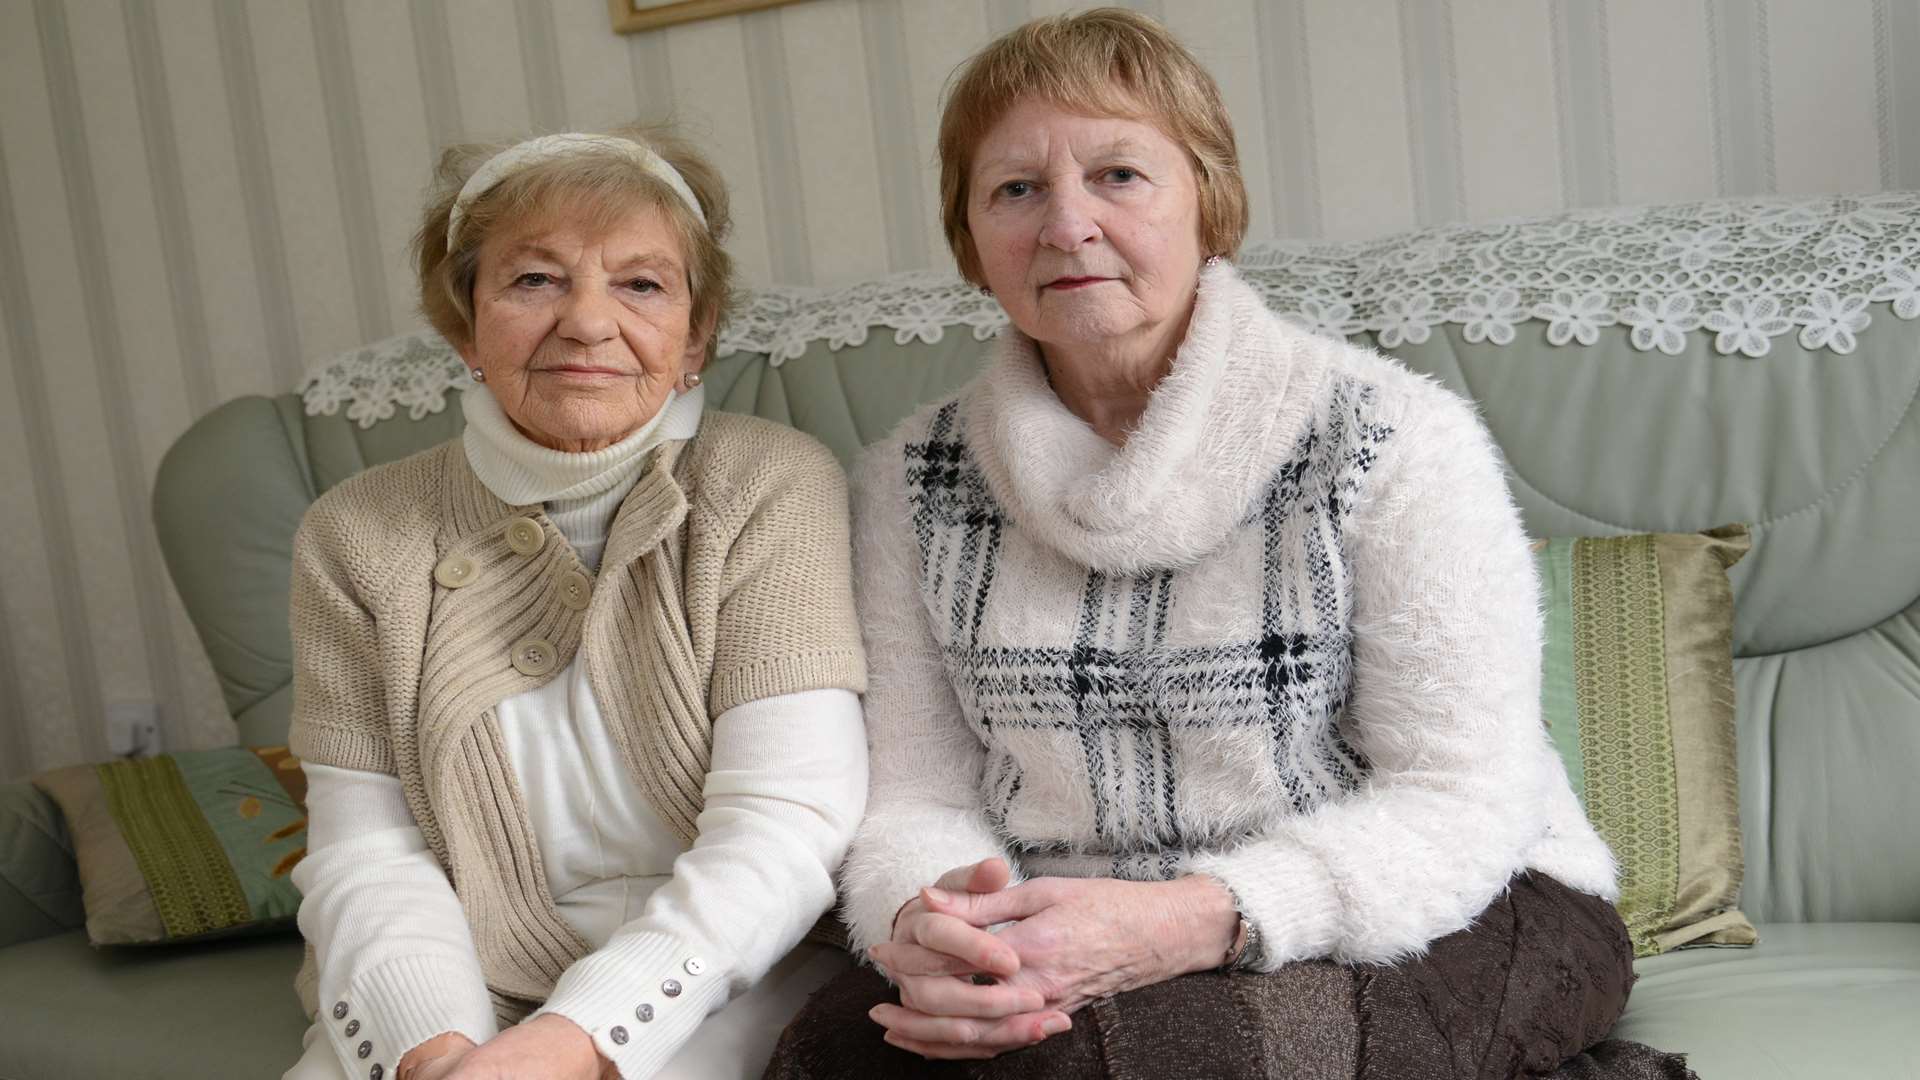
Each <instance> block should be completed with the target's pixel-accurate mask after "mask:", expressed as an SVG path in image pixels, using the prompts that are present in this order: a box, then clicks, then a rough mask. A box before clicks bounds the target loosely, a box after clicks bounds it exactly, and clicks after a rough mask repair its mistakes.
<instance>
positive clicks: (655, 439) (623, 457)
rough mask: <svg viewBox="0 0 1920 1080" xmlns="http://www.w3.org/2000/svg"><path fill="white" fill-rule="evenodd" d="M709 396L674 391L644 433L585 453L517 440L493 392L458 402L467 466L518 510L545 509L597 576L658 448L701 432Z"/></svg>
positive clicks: (463, 397) (699, 391)
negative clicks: (616, 525) (618, 521)
mask: <svg viewBox="0 0 1920 1080" xmlns="http://www.w3.org/2000/svg"><path fill="white" fill-rule="evenodd" d="M706 395H707V392H706V390H705V389H703V388H698V387H696V388H695V389H694V390H693V391H692V392H690V393H686V394H681V393H678V392H672V391H670V392H669V393H668V395H667V402H666V404H665V405H663V406H661V407H660V409H659V410H658V411H657V412H655V413H654V414H653V416H652V417H651V418H650V419H649V420H648V421H647V422H646V423H645V424H642V425H641V426H640V428H639V430H637V431H635V432H633V433H632V434H630V435H628V436H627V437H626V438H624V439H621V440H620V441H619V442H617V443H614V444H613V445H612V446H608V447H605V448H603V449H600V450H593V451H588V452H586V453H568V452H564V451H560V450H553V449H550V448H548V447H545V446H541V445H540V444H539V443H536V442H534V441H533V440H532V439H529V438H527V437H526V436H525V435H523V434H521V433H520V430H519V429H518V428H516V427H515V426H514V424H513V421H512V420H510V419H508V417H507V414H506V411H505V410H503V409H502V408H501V407H500V403H499V402H498V401H496V400H495V399H494V396H493V394H492V393H491V392H489V391H487V390H484V389H482V390H477V391H472V392H469V393H465V394H462V395H460V408H461V411H462V412H463V413H464V414H465V415H466V420H467V427H466V430H465V431H464V432H462V433H461V437H460V441H461V445H462V446H463V447H464V448H465V450H466V454H467V464H469V465H471V466H473V472H474V475H475V476H478V477H479V478H480V482H481V483H483V484H485V485H487V490H488V491H491V492H493V493H494V494H495V495H498V496H499V497H500V498H501V500H502V501H505V502H508V503H512V504H514V505H532V504H533V503H540V504H541V505H542V506H544V507H545V508H546V511H547V516H548V517H549V518H551V519H553V523H554V525H555V526H557V527H558V528H559V529H560V531H561V533H562V534H564V535H565V536H566V538H567V542H568V543H569V544H572V545H573V551H574V554H575V555H577V556H579V558H580V561H581V562H582V563H584V564H586V566H587V569H589V570H599V569H600V556H601V555H602V554H603V553H604V552H605V550H606V546H607V530H608V529H609V528H611V527H612V525H613V517H614V515H615V514H616V513H618V512H619V510H620V504H621V503H622V502H624V501H625V500H626V497H627V492H628V491H630V490H632V488H633V484H634V481H636V480H638V479H639V478H640V474H641V472H642V471H643V470H644V469H645V468H646V464H647V455H648V454H649V453H651V452H652V451H653V448H654V447H656V446H659V445H660V444H661V443H663V442H666V441H668V440H674V439H681V440H684V439H691V438H693V437H694V435H696V434H698V433H699V430H700V415H701V410H702V409H703V408H704V406H705V402H706Z"/></svg>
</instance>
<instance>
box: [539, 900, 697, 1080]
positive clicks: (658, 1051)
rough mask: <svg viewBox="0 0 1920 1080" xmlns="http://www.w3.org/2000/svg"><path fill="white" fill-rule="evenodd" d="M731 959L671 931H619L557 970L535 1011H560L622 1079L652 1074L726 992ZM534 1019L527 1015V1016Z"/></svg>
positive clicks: (633, 1078) (636, 1079) (632, 1078)
mask: <svg viewBox="0 0 1920 1080" xmlns="http://www.w3.org/2000/svg"><path fill="white" fill-rule="evenodd" d="M731 967H732V965H731V964H728V963H723V962H722V961H721V959H720V958H719V957H718V956H716V954H715V953H714V952H712V951H710V950H706V949H703V948H700V947H698V946H695V945H693V944H691V943H689V942H687V941H685V940H683V939H680V938H677V937H674V936H673V935H670V934H662V933H658V932H655V931H640V932H636V933H633V934H622V935H618V936H616V937H614V938H613V940H611V941H609V942H607V943H606V945H604V946H602V947H601V948H599V949H597V950H595V951H594V952H592V953H589V954H588V955H586V956H584V957H581V958H580V959H579V960H578V961H576V962H575V963H574V965H573V966H572V967H570V968H568V969H567V970H566V973H565V974H563V975H561V976H560V981H559V983H558V984H556V985H555V986H554V988H553V993H552V994H551V995H549V996H548V998H547V1003H546V1004H545V1005H543V1006H541V1007H540V1009H539V1010H537V1011H536V1012H535V1013H534V1014H533V1015H534V1016H540V1015H543V1014H546V1013H554V1014H556V1015H559V1016H564V1017H566V1018H567V1019H569V1020H571V1021H573V1022H574V1023H576V1024H578V1025H580V1027H581V1028H582V1029H583V1030H585V1031H586V1033H587V1034H588V1035H591V1036H592V1037H593V1045H594V1048H595V1049H596V1050H598V1051H599V1052H600V1056H601V1057H603V1058H606V1059H607V1060H608V1061H611V1062H613V1064H614V1066H615V1067H616V1068H618V1069H619V1070H620V1075H621V1076H622V1077H623V1078H626V1080H639V1078H641V1077H648V1076H652V1075H653V1074H654V1073H655V1072H657V1071H659V1069H660V1067H661V1066H662V1065H664V1064H666V1062H667V1059H668V1058H670V1057H672V1056H673V1055H674V1053H675V1052H676V1051H678V1050H679V1049H680V1047H681V1046H682V1045H683V1044H684V1043H685V1042H686V1041H687V1039H688V1038H689V1037H691V1036H692V1035H693V1032H694V1030H695V1029H696V1028H698V1027H699V1026H700V1023H701V1021H703V1020H705V1019H706V1018H707V1016H708V1015H709V1014H711V1013H713V1012H715V1011H717V1010H719V1009H720V1008H721V1007H722V1006H724V1005H726V1003H727V998H728V991H727V982H728V979H727V972H728V971H729V970H731ZM529 1019H531V1017H529Z"/></svg>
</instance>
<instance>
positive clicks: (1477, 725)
mask: <svg viewBox="0 0 1920 1080" xmlns="http://www.w3.org/2000/svg"><path fill="white" fill-rule="evenodd" d="M1409 389H1410V390H1411V394H1410V398H1411V400H1410V401H1409V403H1408V407H1407V408H1406V410H1405V411H1404V412H1403V413H1402V415H1401V417H1400V420H1399V421H1398V422H1397V424H1396V428H1397V431H1396V433H1395V435H1394V436H1393V439H1392V442H1391V443H1390V444H1389V446H1388V447H1387V448H1386V449H1385V450H1384V451H1383V452H1382V454H1381V457H1380V460H1379V462H1378V464H1377V465H1376V466H1375V468H1374V471H1373V473H1372V474H1371V475H1370V476H1369V478H1368V486H1367V488H1366V490H1365V492H1364V493H1363V495H1362V497H1361V499H1360V501H1359V502H1358V503H1357V504H1356V506H1355V508H1354V511H1353V515H1352V517H1351V518H1349V520H1348V523H1347V527H1346V532H1345V545H1346V549H1347V553H1348V558H1349V566H1350V573H1351V588H1352V597H1353V633H1354V642H1353V665H1354V666H1353V687H1352V699H1351V702H1350V705H1349V708H1348V713H1347V717H1346V721H1345V730H1346V734H1347V738H1348V740H1349V741H1350V742H1351V743H1353V745H1354V746H1355V748H1356V749H1358V750H1359V751H1360V752H1361V753H1362V754H1364V755H1365V757H1366V759H1367V761H1368V763H1369V765H1370V772H1369V773H1368V775H1367V777H1366V778H1365V779H1364V780H1363V782H1362V784H1361V786H1360V788H1359V789H1358V790H1357V791H1356V792H1354V793H1353V795H1351V796H1350V797H1348V798H1347V799H1344V800H1342V801H1339V802H1336V803H1332V804H1329V805H1327V806H1325V807H1323V808H1321V809H1319V810H1317V811H1315V812H1314V813H1312V814H1309V815H1306V816H1304V817H1300V818H1296V819H1290V820H1288V821H1286V822H1285V823H1283V824H1281V825H1279V826H1276V827H1275V828H1273V829H1272V830H1270V831H1269V832H1268V833H1267V834H1265V835H1263V836H1261V837H1258V838H1256V839H1254V840H1252V841H1249V842H1247V843H1245V844H1243V845H1242V846H1240V847H1238V848H1235V849H1230V850H1226V851H1221V852H1216V853H1212V854H1209V855H1207V856H1203V857H1201V858H1200V859H1198V860H1196V863H1195V867H1194V868H1195V869H1196V870H1200V871H1202V872H1206V873H1210V874H1212V875H1214V876H1215V877H1217V878H1219V879H1220V880H1221V881H1223V882H1225V883H1226V884H1227V886H1228V887H1229V888H1231V889H1232V891H1233V893H1234V895H1235V898H1236V900H1237V901H1238V903H1239V904H1240V906H1241V910H1242V913H1243V914H1244V915H1246V916H1247V918H1248V919H1249V920H1250V921H1251V922H1253V924H1254V925H1255V927H1256V928H1257V929H1258V930H1259V932H1260V935H1261V955H1258V956H1255V957H1253V958H1252V959H1253V962H1254V963H1255V965H1256V966H1258V967H1260V968H1262V969H1266V970H1271V969H1273V968H1277V967H1279V966H1280V965H1282V964H1285V963H1288V962H1290V961H1294V960H1302V959H1307V958H1313V957H1322V956H1332V957H1334V958H1336V959H1340V960H1344V961H1390V960H1393V959H1395V958H1398V957H1404V956H1408V955H1411V954H1416V953H1418V952H1420V951H1421V950H1422V949H1424V948H1425V947H1426V945H1427V943H1428V942H1430V941H1432V940H1434V939H1435V938H1438V937H1441V936H1443V935H1445V934H1448V933H1452V932H1454V931H1456V930H1460V929H1463V928H1465V927H1466V926H1467V925H1468V924H1470V923H1471V922H1472V920H1473V918H1474V917H1475V916H1476V915H1478V914H1479V913H1480V912H1481V911H1482V910H1483V909H1484V908H1485V907H1486V906H1487V904H1489V903H1490V902H1492V900H1493V899H1494V898H1495V897H1496V896H1498V895H1499V893H1500V892H1501V890H1502V889H1504V888H1505V887H1506V883H1507V881H1508V879H1509V878H1510V877H1511V876H1512V875H1513V874H1514V873H1515V872H1516V871H1518V870H1519V869H1521V868H1522V867H1523V866H1524V861H1523V856H1522V853H1523V850H1524V849H1525V848H1526V846H1527V845H1528V844H1530V843H1532V842H1534V841H1535V840H1537V839H1539V838H1540V837H1541V835H1542V834H1543V831H1544V829H1545V827H1546V815H1547V808H1548V806H1549V805H1550V796H1551V794H1552V791H1551V787H1552V781H1553V780H1554V779H1555V774H1554V772H1553V771H1552V770H1551V769H1550V768H1549V767H1548V762H1549V760H1550V759H1551V752H1550V750H1548V748H1547V746H1546V740H1547V734H1546V731H1545V729H1544V728H1543V726H1542V725H1541V722H1540V709H1539V700H1540V642H1541V626H1540V615H1539V606H1538V604H1539V601H1538V591H1537V584H1536V580H1535V571H1534V568H1533V561H1532V557H1531V555H1530V553H1529V551H1528V549H1527V540H1526V536H1525V534H1524V532H1523V530H1522V528H1521V523H1520V517H1519V513H1518V511H1517V510H1516V509H1515V507H1514V505H1513V502H1512V498H1511V496H1510V494H1509V492H1508V490H1507V486H1506V481H1505V477H1504V475H1503V474H1502V471H1501V467H1500V463H1499V458H1498V452H1497V450H1496V448H1495V446H1494V444H1493V441H1492V438H1491V437H1490V436H1489V435H1488V434H1487V432H1486V429H1485V428H1484V427H1482V426H1481V424H1480V423H1479V421H1478V419H1477V418H1476V417H1475V416H1474V415H1473V413H1472V411H1471V410H1470V408H1469V406H1468V405H1467V404H1466V403H1465V402H1464V401H1462V400H1461V399H1459V398H1457V397H1455V396H1454V395H1452V394H1451V393H1448V392H1446V391H1445V390H1442V389H1441V388H1440V387H1438V386H1436V385H1433V384H1428V383H1425V382H1420V383H1418V384H1417V385H1414V386H1412V387H1410V388H1409ZM1561 783H1562V784H1564V783H1565V781H1564V779H1562V780H1561Z"/></svg>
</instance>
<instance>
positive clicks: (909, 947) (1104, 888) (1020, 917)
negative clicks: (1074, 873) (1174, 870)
mask: <svg viewBox="0 0 1920 1080" xmlns="http://www.w3.org/2000/svg"><path fill="white" fill-rule="evenodd" d="M1009 879H1010V874H1009V871H1008V868H1007V864H1006V862H1005V861H1004V860H1001V859H987V860H984V861H982V862H979V863H976V864H974V865H972V866H962V867H956V868H955V869H953V870H950V871H948V872H947V873H946V874H943V875H942V876H941V878H940V880H939V882H938V883H937V884H936V885H935V886H934V887H933V888H930V889H922V890H921V892H920V895H919V896H917V897H915V898H914V899H912V900H910V901H908V902H907V904H906V905H905V906H904V907H903V908H901V911H900V915H899V918H898V919H897V921H896V922H895V924H894V932H893V939H892V941H890V942H888V943H887V944H884V945H876V946H874V947H873V948H872V950H870V954H871V955H872V957H873V959H874V961H875V962H876V963H878V964H879V965H880V967H881V968H882V969H883V970H884V971H885V972H886V973H887V974H888V975H889V976H890V977H891V978H892V979H893V980H894V981H895V983H897V984H898V985H899V987H900V1000H901V1004H900V1005H880V1006H876V1007H875V1008H874V1010H873V1012H872V1014H871V1015H872V1017H873V1019H874V1020H875V1021H876V1022H877V1023H879V1024H880V1025H881V1026H883V1027H885V1028H886V1029H887V1030H886V1035H885V1038H886V1040H887V1041H888V1042H890V1043H892V1044H893V1045H895V1046H899V1047H901V1048H902V1049H905V1050H910V1051H913V1052H914V1053H917V1054H921V1055H922V1056H925V1057H930V1058H987V1057H994V1056H996V1055H998V1054H1001V1053H1005V1052H1007V1051H1009V1050H1017V1049H1020V1048H1022V1047H1025V1046H1031V1045H1032V1044H1034V1043H1036V1042H1039V1041H1040V1040H1041V1039H1044V1038H1046V1037H1047V1036H1049V1035H1056V1034H1059V1033H1060V1032H1063V1031H1066V1030H1067V1029H1068V1028H1069V1027H1070V1026H1071V1023H1072V1022H1071V1020H1069V1019H1068V1015H1067V1014H1069V1013H1071V1012H1073V1011H1075V1010H1077V1009H1079V1008H1080V1007H1081V1006H1083V1005H1085V1004H1087V1003H1088V1002H1090V1001H1093V1000H1095V999H1097V998H1101V997H1106V996H1109V995H1112V994H1118V993H1123V992H1125V991H1127V990H1132V989H1135V988H1137V987H1141V986H1149V985H1152V984H1153V983H1157V982H1161V981H1163V980H1166V979H1171V978H1174V977H1175V976H1178V975H1184V974H1187V973H1188V972H1193V971H1205V970H1208V969H1211V968H1214V967H1217V966H1219V964H1220V962H1221V959H1222V958H1223V957H1224V956H1225V955H1226V953H1227V950H1228V949H1229V948H1230V947H1231V946H1232V943H1233V939H1234V934H1235V931H1236V930H1237V929H1238V922H1239V917H1238V915H1237V914H1236V912H1235V911H1234V907H1233V898H1232V896H1231V895H1230V894H1229V893H1228V892H1227V890H1226V888H1225V887H1224V886H1222V885H1221V884H1220V883H1219V882H1217V881H1215V880H1213V879H1212V878H1209V877H1205V876H1201V875H1194V876H1189V877H1185V878H1181V879H1179V880H1178V881H1170V882H1134V881H1118V880H1114V879H1111V878H1038V879H1035V880H1033V881H1028V882H1025V883H1022V884H1020V885H1013V886H1009V885H1008V881H1009ZM1002 923H1005V924H1007V925H1005V926H1001V927H1000V930H999V932H998V933H994V932H992V931H989V930H988V929H987V928H988V927H992V926H996V925H999V924H1002ZM976 976H982V977H984V978H976ZM983 983H984V985H983Z"/></svg>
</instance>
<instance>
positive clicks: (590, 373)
mask: <svg viewBox="0 0 1920 1080" xmlns="http://www.w3.org/2000/svg"><path fill="white" fill-rule="evenodd" d="M537 370H538V371H540V372H542V373H544V374H547V375H559V376H561V377H562V378H568V379H618V378H621V377H624V376H625V375H626V372H624V371H621V370H620V369H619V368H608V367H590V366H587V365H582V364H562V365H560V366H558V367H548V368H539V369H537Z"/></svg>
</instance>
